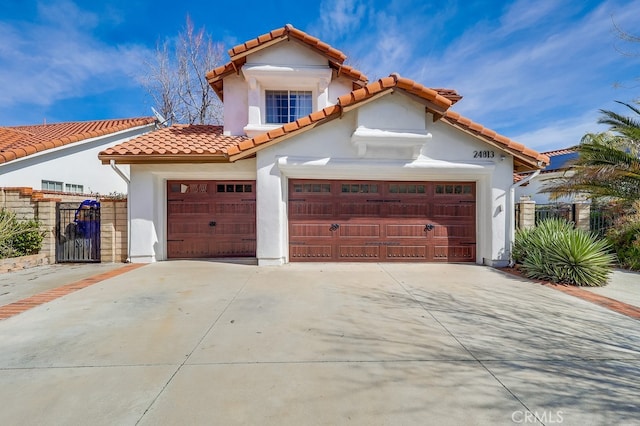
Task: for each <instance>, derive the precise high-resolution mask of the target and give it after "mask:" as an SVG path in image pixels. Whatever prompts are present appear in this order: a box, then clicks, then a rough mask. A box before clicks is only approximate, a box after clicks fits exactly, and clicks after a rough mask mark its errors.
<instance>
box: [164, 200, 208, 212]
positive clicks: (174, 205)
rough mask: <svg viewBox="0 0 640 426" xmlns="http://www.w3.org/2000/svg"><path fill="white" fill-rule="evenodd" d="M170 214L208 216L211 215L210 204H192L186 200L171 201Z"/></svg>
mask: <svg viewBox="0 0 640 426" xmlns="http://www.w3.org/2000/svg"><path fill="white" fill-rule="evenodd" d="M167 210H168V212H167V213H168V214H170V215H180V214H206V213H209V203H207V202H190V201H185V200H169V206H168V209H167Z"/></svg>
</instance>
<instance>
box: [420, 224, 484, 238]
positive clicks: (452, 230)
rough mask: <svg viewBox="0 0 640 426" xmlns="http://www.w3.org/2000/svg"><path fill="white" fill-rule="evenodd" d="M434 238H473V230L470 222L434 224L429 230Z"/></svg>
mask: <svg viewBox="0 0 640 426" xmlns="http://www.w3.org/2000/svg"><path fill="white" fill-rule="evenodd" d="M430 232H431V233H432V234H431V235H432V236H433V237H434V238H468V239H474V238H475V230H474V229H473V227H472V226H470V224H466V223H463V224H458V225H456V224H453V225H436V226H434V228H433V230H432V231H430Z"/></svg>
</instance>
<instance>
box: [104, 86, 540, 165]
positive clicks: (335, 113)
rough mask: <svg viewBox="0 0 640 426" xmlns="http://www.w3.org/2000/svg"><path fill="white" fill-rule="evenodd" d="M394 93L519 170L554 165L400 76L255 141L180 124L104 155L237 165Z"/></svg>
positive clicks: (448, 92) (447, 92) (445, 92)
mask: <svg viewBox="0 0 640 426" xmlns="http://www.w3.org/2000/svg"><path fill="white" fill-rule="evenodd" d="M394 90H401V91H403V92H405V93H407V94H409V95H410V96H412V97H413V98H414V99H416V100H418V101H421V102H424V103H425V105H426V107H427V110H429V111H430V112H432V113H433V115H434V119H437V118H440V117H442V119H443V120H444V121H445V122H446V123H448V124H450V125H452V126H454V127H456V128H458V129H460V130H462V131H464V132H466V133H468V134H471V135H473V136H475V137H478V138H480V139H482V140H484V141H485V142H488V143H490V144H492V145H493V146H495V147H497V148H498V149H500V150H502V151H505V152H507V153H509V154H511V155H513V156H514V157H515V159H516V160H515V164H514V167H515V168H516V169H518V170H531V169H535V168H538V162H542V163H544V164H548V163H549V157H547V156H546V155H542V154H540V153H538V152H536V151H534V150H531V149H529V148H527V147H525V146H524V145H522V144H520V143H518V142H515V141H513V140H511V139H509V138H507V137H506V136H502V135H499V134H498V133H496V132H494V131H493V130H490V129H488V128H486V127H484V126H482V125H480V124H478V123H474V122H473V121H471V120H469V119H468V118H465V117H462V116H461V115H460V114H458V113H456V112H453V111H449V110H448V108H449V107H450V106H451V104H452V103H453V102H454V101H452V100H451V99H449V98H448V97H447V96H450V97H455V95H457V94H456V93H455V91H451V90H448V89H430V88H428V87H425V86H423V85H421V84H418V83H416V82H414V81H413V80H409V79H407V78H402V77H400V76H399V75H397V74H392V75H391V76H389V77H385V78H381V79H379V80H377V81H375V82H373V83H370V84H368V85H366V86H365V87H362V88H359V89H357V90H353V91H352V92H350V93H347V94H346V95H343V96H340V97H339V98H338V103H337V104H336V105H332V106H329V107H326V108H324V109H322V110H320V111H316V112H314V113H312V114H310V115H308V116H305V117H302V118H299V119H298V120H296V121H294V122H291V123H287V124H285V125H283V126H282V127H278V128H276V129H273V130H271V131H268V132H266V133H262V134H260V135H257V136H255V137H253V138H249V137H246V136H224V135H223V134H222V128H221V127H219V126H188V125H176V126H172V127H169V128H167V129H162V130H158V131H156V132H153V133H148V134H146V135H143V136H140V137H138V138H135V139H133V140H131V141H129V142H125V143H123V144H120V145H118V146H116V147H113V148H110V149H108V150H106V151H103V152H101V153H100V156H99V157H100V159H101V160H102V161H103V162H108V161H109V160H110V159H116V160H117V161H122V162H125V163H127V162H136V161H140V162H144V161H148V162H155V161H170V162H171V161H173V162H175V161H184V162H197V161H203V162H206V161H231V162H233V161H237V160H240V159H242V158H247V157H250V156H252V155H254V154H255V153H256V152H257V151H259V150H261V149H264V148H266V147H267V146H271V145H273V144H276V143H278V142H281V141H283V140H285V139H287V138H289V137H291V136H294V135H296V134H298V133H300V132H303V131H307V130H310V129H312V128H314V127H316V126H319V125H322V124H325V123H328V122H329V121H331V120H333V119H335V118H338V117H340V116H342V114H343V113H344V112H346V111H349V110H351V109H354V108H357V107H359V106H361V105H363V104H365V103H367V102H368V101H371V100H373V99H377V98H378V97H380V96H384V95H386V94H390V93H393V91H394ZM441 93H443V94H441ZM454 94H455V95H454ZM518 170H516V171H518Z"/></svg>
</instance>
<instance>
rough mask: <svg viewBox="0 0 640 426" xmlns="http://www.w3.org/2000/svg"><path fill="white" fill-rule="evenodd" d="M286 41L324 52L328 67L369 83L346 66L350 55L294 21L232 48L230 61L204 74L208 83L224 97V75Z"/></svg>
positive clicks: (358, 81)
mask: <svg viewBox="0 0 640 426" xmlns="http://www.w3.org/2000/svg"><path fill="white" fill-rule="evenodd" d="M285 40H296V41H299V42H301V43H303V44H304V45H306V46H307V47H309V48H311V49H313V50H315V51H317V52H319V53H320V54H322V55H324V56H325V57H326V58H327V59H328V64H329V66H330V67H331V68H333V69H336V70H337V71H338V75H344V76H346V77H348V78H350V79H352V80H354V85H357V86H363V85H365V84H366V82H367V77H366V76H365V75H364V74H363V73H361V72H360V71H358V70H356V69H354V68H352V67H350V66H348V65H343V62H344V61H345V59H346V58H347V56H346V55H345V54H344V53H342V52H341V51H339V50H338V49H335V48H333V47H331V46H330V45H329V44H327V43H325V42H323V41H320V40H319V39H317V38H316V37H313V36H310V35H309V34H307V33H305V32H304V31H301V30H299V29H297V28H294V27H293V26H292V25H291V24H287V25H285V26H284V27H282V28H278V29H276V30H273V31H270V32H268V33H266V34H262V35H260V36H258V37H256V38H254V39H251V40H248V41H246V42H244V43H242V44H239V45H237V46H234V47H232V48H231V49H229V51H228V54H229V57H230V58H231V61H230V62H229V63H227V64H224V65H221V66H219V67H217V68H214V69H213V70H211V71H209V72H207V73H206V76H205V77H206V79H207V81H208V82H209V85H210V86H211V88H212V89H213V90H214V91H215V92H216V94H217V95H218V97H219V98H220V99H221V100H222V99H223V94H224V84H223V79H224V77H226V76H227V75H230V74H231V73H233V72H237V70H239V69H240V68H241V67H242V66H243V65H244V64H245V62H246V56H247V55H248V54H250V53H253V52H255V51H258V50H260V49H262V48H264V47H267V46H271V45H272V44H273V43H277V42H279V41H285Z"/></svg>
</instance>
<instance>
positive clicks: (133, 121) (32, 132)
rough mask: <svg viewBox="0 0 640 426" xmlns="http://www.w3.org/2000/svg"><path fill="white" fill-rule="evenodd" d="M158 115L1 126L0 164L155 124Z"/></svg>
mask: <svg viewBox="0 0 640 426" xmlns="http://www.w3.org/2000/svg"><path fill="white" fill-rule="evenodd" d="M154 122H155V118H153V117H141V118H125V119H116V120H95V121H82V122H65V123H51V124H39V125H31V126H11V127H0V154H2V156H1V157H0V164H1V163H6V162H8V161H12V160H15V159H18V158H23V157H26V156H29V155H33V154H35V153H37V152H42V151H46V150H47V149H51V148H56V147H61V146H64V145H68V144H72V143H75V142H79V141H83V140H86V139H91V138H95V137H99V136H104V135H108V134H111V133H117V132H120V131H123V130H128V129H133V128H135V127H140V126H145V125H149V124H153V123H154Z"/></svg>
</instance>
